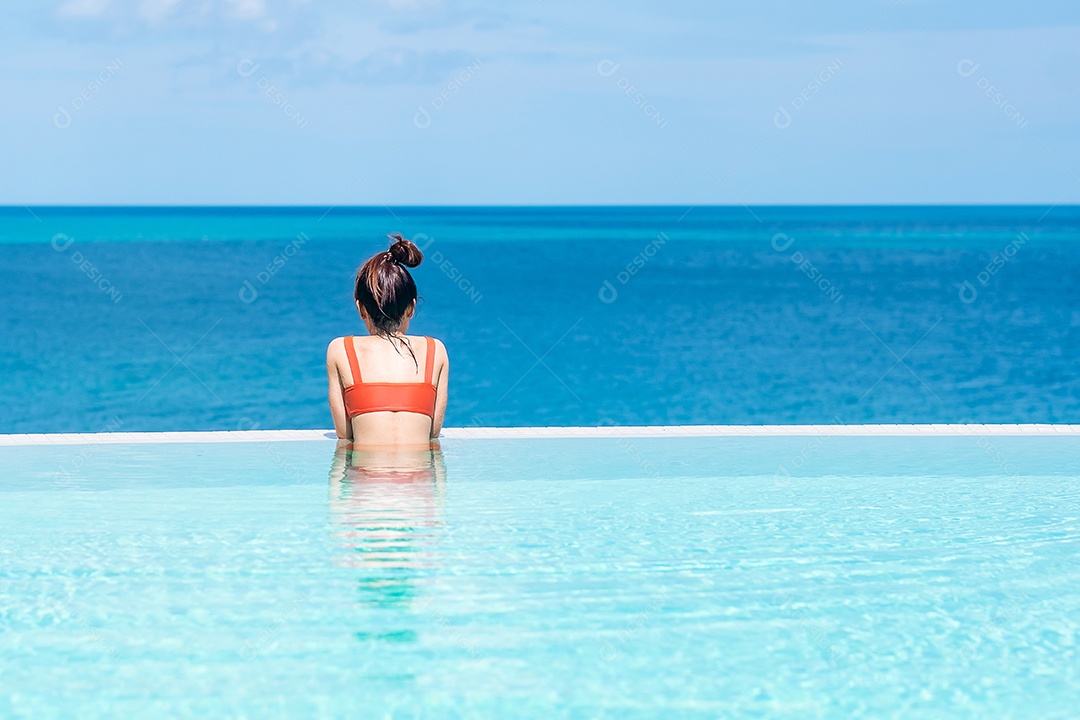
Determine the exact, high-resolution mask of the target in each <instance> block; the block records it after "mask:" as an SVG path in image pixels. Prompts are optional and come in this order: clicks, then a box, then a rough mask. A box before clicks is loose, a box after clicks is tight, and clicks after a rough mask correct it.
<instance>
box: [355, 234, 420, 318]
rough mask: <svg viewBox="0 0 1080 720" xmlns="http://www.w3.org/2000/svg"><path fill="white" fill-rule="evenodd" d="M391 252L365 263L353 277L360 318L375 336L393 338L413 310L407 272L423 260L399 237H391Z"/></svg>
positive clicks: (412, 285) (413, 295)
mask: <svg viewBox="0 0 1080 720" xmlns="http://www.w3.org/2000/svg"><path fill="white" fill-rule="evenodd" d="M389 237H390V240H391V244H390V249H389V250H385V251H383V252H380V253H377V254H375V255H373V256H372V257H371V258H369V259H368V261H367V262H365V263H364V264H363V265H361V266H360V269H359V270H358V271H357V273H356V290H355V291H354V292H353V297H354V298H356V304H357V307H359V309H360V314H361V316H362V317H363V318H364V320H365V321H366V322H368V324H369V325H370V326H371V328H372V329H373V330H374V331H375V334H377V335H395V334H397V333H398V332H400V331H401V329H402V325H403V324H404V323H405V322H406V321H408V319H409V318H411V317H412V313H413V310H414V309H415V307H416V283H415V282H414V281H413V278H412V275H411V274H410V273H409V271H408V268H413V267H416V266H417V265H419V264H420V261H422V260H423V259H424V254H423V253H422V252H420V248H418V247H416V246H415V245H413V244H412V243H411V242H409V241H408V240H406V239H405V238H403V237H402V236H401V235H400V234H395V235H390V236H389Z"/></svg>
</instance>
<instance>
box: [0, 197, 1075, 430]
mask: <svg viewBox="0 0 1080 720" xmlns="http://www.w3.org/2000/svg"><path fill="white" fill-rule="evenodd" d="M390 232H402V233H404V234H405V235H406V236H407V237H411V238H413V239H414V241H415V242H416V243H417V244H418V245H419V246H420V247H421V248H422V249H424V251H425V254H426V259H425V261H424V263H423V264H422V265H421V266H420V267H419V268H417V269H416V270H415V271H414V275H415V277H416V280H417V284H418V286H419V288H420V294H421V296H422V302H421V305H420V307H419V309H418V312H417V316H416V319H415V321H414V323H413V325H412V327H411V328H410V332H412V333H414V334H426V335H434V336H436V337H439V338H441V339H443V341H444V342H445V343H446V345H447V348H448V350H449V353H450V359H451V381H450V404H449V410H448V412H447V420H446V424H447V426H467V425H483V426H530V425H597V424H613V425H642V424H647V425H668V424H680V425H682V424H727V423H747V424H763V423H906V422H928V423H956V422H987V423H998V422H1005V423H1013V422H1022V423H1029V422H1034V423H1063V422H1078V420H1077V417H1078V410H1080V380H1078V377H1077V372H1076V364H1077V363H1076V357H1077V351H1078V350H1080V343H1078V330H1080V294H1078V292H1077V290H1078V283H1080V252H1077V243H1078V241H1080V207H1076V206H1057V207H1052V208H1051V207H1036V206H1021V207H1000V206H972V207H948V206H932V207H867V206H858V207H752V208H743V207H693V208H688V207H666V206H665V207H475V208H466V207H462V208H435V207H431V208H428V207H406V208H396V207H395V208H355V207H347V208H315V207H295V208H271V207H267V208H251V207H243V208H236V207H214V208H149V207H147V208H89V207H68V208H60V207H33V208H29V209H28V208H22V207H6V208H0V260H2V262H0V287H2V288H3V299H4V302H3V304H2V307H0V337H2V344H0V359H2V367H3V373H0V432H5V433H21V432H96V431H105V430H123V431H137V430H232V429H251V428H262V429H272V428H326V427H330V426H331V421H330V417H329V412H328V409H327V404H326V390H327V388H326V374H325V366H324V361H325V351H326V345H327V343H328V342H329V341H330V340H331V339H332V338H334V337H335V336H339V335H345V334H359V333H362V332H363V327H362V325H361V323H360V321H359V318H358V317H357V314H356V310H355V308H354V306H353V303H352V295H351V294H352V282H353V275H354V273H355V271H356V268H357V267H358V266H359V264H360V263H361V262H362V261H363V260H364V259H366V258H367V257H368V256H369V255H371V254H372V253H374V252H376V251H379V250H383V249H385V247H386V243H385V241H384V236H385V235H386V234H387V233H390Z"/></svg>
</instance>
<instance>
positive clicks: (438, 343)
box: [409, 335, 446, 355]
mask: <svg viewBox="0 0 1080 720" xmlns="http://www.w3.org/2000/svg"><path fill="white" fill-rule="evenodd" d="M427 340H434V341H435V349H436V350H439V351H442V353H443V354H444V355H445V354H446V345H444V344H443V341H442V340H440V339H439V338H437V337H435V336H434V335H409V341H410V342H412V343H416V344H419V343H423V342H426V341H427Z"/></svg>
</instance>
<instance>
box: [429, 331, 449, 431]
mask: <svg viewBox="0 0 1080 720" xmlns="http://www.w3.org/2000/svg"><path fill="white" fill-rule="evenodd" d="M435 364H436V366H437V367H441V370H440V371H439V382H438V383H437V384H436V385H435V417H434V418H432V420H431V439H432V440H434V439H435V438H437V437H439V433H440V432H442V424H443V419H444V418H445V417H446V388H447V386H448V385H449V383H450V357H449V356H448V355H447V354H446V346H445V345H443V344H442V341H441V340H438V339H437V340H435Z"/></svg>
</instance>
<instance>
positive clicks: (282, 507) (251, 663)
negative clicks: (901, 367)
mask: <svg viewBox="0 0 1080 720" xmlns="http://www.w3.org/2000/svg"><path fill="white" fill-rule="evenodd" d="M1078 457H1080V437H1077V436H1071V437H989V438H988V437H931V438H869V437H868V438H856V437H817V438H808V437H773V438H769V437H759V438H691V437H687V438H622V439H596V438H592V439H564V440H558V439H536V440H505V439H504V440H482V439H452V440H446V441H444V443H443V450H442V452H441V453H439V454H436V455H430V454H428V455H422V456H416V455H412V456H400V455H399V456H371V455H360V454H356V453H347V452H344V451H336V450H335V444H334V442H333V441H330V440H322V441H293V442H228V443H197V442H193V443H167V444H157V445H154V444H142V445H134V444H132V445H122V444H85V445H65V446H40V445H35V446H18V447H0V467H2V468H3V470H2V471H0V473H2V474H0V527H2V535H0V717H5V718H6V717H17V718H21V717H26V718H71V717H80V718H82V717H87V718H91V717H165V716H169V717H206V716H213V717H238V718H239V717H246V718H265V717H283V716H293V717H326V718H339V717H341V718H344V717H350V718H355V717H363V718H368V717H371V718H413V717H432V718H444V717H448V718H454V717H491V718H509V717H515V718H516V717H537V718H549V717H569V718H593V717H620V718H621V717H628V718H647V717H680V718H715V717H736V716H752V717H791V718H806V717H831V718H834V717H849V716H855V715H868V716H879V717H880V716H902V717H930V716H933V717H942V716H956V717H1038V718H1046V717H1071V716H1073V715H1074V714H1075V710H1076V708H1077V707H1080V569H1078V567H1080V566H1078V563H1077V555H1078V552H1080V481H1078V475H1080V471H1078V463H1077V458H1078Z"/></svg>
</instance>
